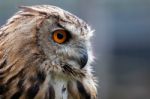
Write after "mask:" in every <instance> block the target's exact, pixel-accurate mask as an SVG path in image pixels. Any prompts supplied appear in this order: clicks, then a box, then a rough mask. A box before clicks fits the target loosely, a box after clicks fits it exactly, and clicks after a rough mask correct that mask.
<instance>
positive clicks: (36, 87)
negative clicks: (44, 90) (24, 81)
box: [27, 83, 39, 99]
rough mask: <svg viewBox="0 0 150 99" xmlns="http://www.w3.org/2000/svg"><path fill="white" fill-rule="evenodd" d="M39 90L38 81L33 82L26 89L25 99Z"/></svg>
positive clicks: (30, 97) (29, 98) (33, 95)
mask: <svg viewBox="0 0 150 99" xmlns="http://www.w3.org/2000/svg"><path fill="white" fill-rule="evenodd" d="M38 91H39V83H35V84H33V85H32V86H31V87H30V88H29V89H28V90H27V99H33V98H34V97H35V96H36V94H37V93H38Z"/></svg>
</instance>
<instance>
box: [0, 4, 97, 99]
mask: <svg viewBox="0 0 150 99" xmlns="http://www.w3.org/2000/svg"><path fill="white" fill-rule="evenodd" d="M20 8H21V10H20V11H19V12H17V13H16V14H15V15H14V16H12V17H11V18H10V19H9V20H8V21H7V23H6V24H5V25H3V26H2V27H1V28H0V99H96V98H97V88H96V87H97V85H96V82H97V80H96V77H95V76H94V74H93V69H92V66H91V63H92V61H93V55H92V47H91V43H90V38H91V36H92V34H93V30H92V29H91V28H90V26H89V25H88V24H87V23H86V22H84V21H83V20H81V19H80V18H78V17H77V16H75V15H73V14H71V13H69V12H67V11H65V10H63V9H61V8H59V7H56V6H52V5H35V6H21V7H20Z"/></svg>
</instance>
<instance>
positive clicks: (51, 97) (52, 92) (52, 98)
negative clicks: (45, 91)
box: [49, 86, 55, 99]
mask: <svg viewBox="0 0 150 99" xmlns="http://www.w3.org/2000/svg"><path fill="white" fill-rule="evenodd" d="M49 99H55V90H54V88H53V86H49Z"/></svg>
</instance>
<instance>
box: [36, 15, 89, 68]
mask: <svg viewBox="0 0 150 99" xmlns="http://www.w3.org/2000/svg"><path fill="white" fill-rule="evenodd" d="M81 30H82V29H81V27H80V26H77V25H76V24H74V23H68V22H65V21H62V20H59V19H58V18H56V17H52V16H50V17H49V18H47V19H46V20H44V21H43V23H42V25H41V27H40V29H39V41H40V42H39V44H40V46H41V48H42V50H43V51H44V53H45V55H46V56H47V58H48V59H49V60H50V61H51V63H52V64H51V65H54V66H61V67H63V66H69V67H70V68H76V69H83V68H84V67H85V66H86V65H87V63H88V60H89V58H88V57H89V56H88V54H89V53H90V52H89V51H90V49H88V47H89V39H88V35H87V34H88V33H84V32H83V31H81Z"/></svg>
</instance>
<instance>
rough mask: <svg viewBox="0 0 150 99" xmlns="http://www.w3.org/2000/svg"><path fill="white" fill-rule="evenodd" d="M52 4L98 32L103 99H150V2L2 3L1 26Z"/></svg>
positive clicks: (96, 48) (42, 0)
mask: <svg viewBox="0 0 150 99" xmlns="http://www.w3.org/2000/svg"><path fill="white" fill-rule="evenodd" d="M37 4H51V5H55V6H59V7H61V8H63V9H65V10H68V11H70V12H72V13H74V14H75V15H77V16H78V17H80V18H82V19H83V20H85V21H86V22H88V23H89V24H90V25H91V26H92V28H94V29H95V30H96V32H95V34H94V37H93V39H92V46H93V50H94V55H95V56H96V58H97V59H96V60H95V63H93V66H94V69H95V70H96V72H95V74H96V75H97V77H98V79H99V84H98V85H99V91H98V97H99V99H150V0H1V2H0V25H3V24H4V23H5V22H6V20H7V19H8V18H9V17H10V16H12V15H13V14H14V13H15V12H16V11H18V6H20V5H37Z"/></svg>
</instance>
